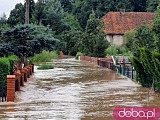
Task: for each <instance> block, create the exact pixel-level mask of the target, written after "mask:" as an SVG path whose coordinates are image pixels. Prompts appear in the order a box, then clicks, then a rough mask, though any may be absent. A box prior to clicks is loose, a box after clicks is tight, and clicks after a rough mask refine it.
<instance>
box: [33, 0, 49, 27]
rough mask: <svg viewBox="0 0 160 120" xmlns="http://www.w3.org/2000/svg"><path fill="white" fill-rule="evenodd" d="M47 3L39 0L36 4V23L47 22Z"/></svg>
mask: <svg viewBox="0 0 160 120" xmlns="http://www.w3.org/2000/svg"><path fill="white" fill-rule="evenodd" d="M44 9H45V3H44V2H43V0H38V1H37V3H36V4H35V11H34V14H33V15H34V17H35V19H36V21H35V23H37V24H38V25H39V24H42V23H45V21H44V20H45V19H46V16H45V11H44Z"/></svg>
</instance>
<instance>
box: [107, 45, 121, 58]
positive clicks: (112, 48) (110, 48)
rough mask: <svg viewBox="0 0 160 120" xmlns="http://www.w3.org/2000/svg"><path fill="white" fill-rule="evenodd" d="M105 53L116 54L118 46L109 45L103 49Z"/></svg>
mask: <svg viewBox="0 0 160 120" xmlns="http://www.w3.org/2000/svg"><path fill="white" fill-rule="evenodd" d="M105 53H106V55H107V56H108V55H117V54H118V48H117V47H116V46H115V45H110V46H109V47H108V48H107V49H106V50H105Z"/></svg>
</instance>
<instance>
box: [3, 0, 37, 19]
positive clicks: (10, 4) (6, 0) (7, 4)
mask: <svg viewBox="0 0 160 120" xmlns="http://www.w3.org/2000/svg"><path fill="white" fill-rule="evenodd" d="M0 1H1V3H0V16H2V14H3V13H5V14H6V15H7V17H8V16H9V13H10V11H11V10H13V9H14V8H15V5H16V4H17V3H23V4H24V1H25V0H0ZM34 1H35V2H36V1H37V0H34Z"/></svg>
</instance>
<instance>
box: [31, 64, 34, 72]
mask: <svg viewBox="0 0 160 120" xmlns="http://www.w3.org/2000/svg"><path fill="white" fill-rule="evenodd" d="M31 65H32V73H34V64H31Z"/></svg>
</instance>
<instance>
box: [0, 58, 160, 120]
mask: <svg viewBox="0 0 160 120" xmlns="http://www.w3.org/2000/svg"><path fill="white" fill-rule="evenodd" d="M50 64H54V65H55V68H54V69H52V70H37V69H36V67H35V73H34V75H33V76H32V77H31V78H29V80H28V82H27V83H25V86H24V87H21V91H19V92H16V100H15V102H14V103H13V102H9V103H7V102H3V103H2V102H1V103H0V119H2V120H47V119H48V120H114V118H113V116H112V111H113V109H114V108H115V107H117V106H158V107H160V97H159V96H158V94H155V93H154V92H152V91H151V90H150V89H147V88H143V87H141V86H140V85H139V84H137V83H136V82H133V81H132V80H130V79H128V78H126V77H124V76H121V75H119V74H117V73H115V72H113V71H111V70H108V69H106V68H100V67H97V66H95V65H93V64H90V63H86V62H82V61H76V60H74V59H73V58H70V59H60V60H53V62H52V63H50Z"/></svg>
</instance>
